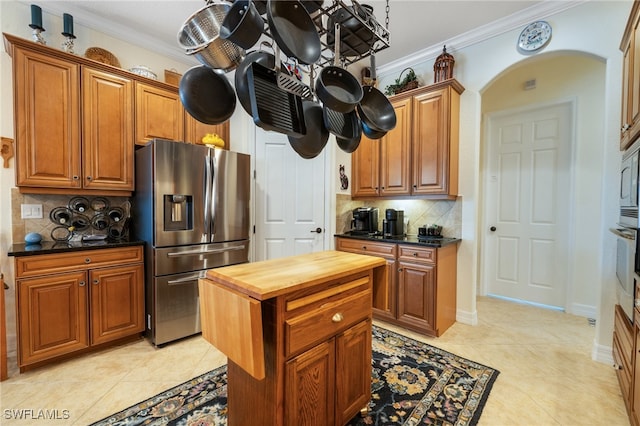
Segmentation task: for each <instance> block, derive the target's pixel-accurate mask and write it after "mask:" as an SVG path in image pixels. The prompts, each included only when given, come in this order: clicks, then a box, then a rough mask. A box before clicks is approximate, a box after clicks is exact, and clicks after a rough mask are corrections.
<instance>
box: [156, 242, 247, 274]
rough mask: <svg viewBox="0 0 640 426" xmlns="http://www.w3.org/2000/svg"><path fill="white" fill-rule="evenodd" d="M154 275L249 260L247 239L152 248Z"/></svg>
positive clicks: (196, 269)
mask: <svg viewBox="0 0 640 426" xmlns="http://www.w3.org/2000/svg"><path fill="white" fill-rule="evenodd" d="M153 259H154V273H153V275H154V276H160V275H168V274H176V273H181V272H189V271H199V270H201V269H211V268H217V267H220V266H226V265H234V264H236V263H245V262H248V261H249V240H243V241H233V242H227V243H214V244H200V245H192V246H182V247H168V248H157V249H153Z"/></svg>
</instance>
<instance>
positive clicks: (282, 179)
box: [255, 127, 326, 260]
mask: <svg viewBox="0 0 640 426" xmlns="http://www.w3.org/2000/svg"><path fill="white" fill-rule="evenodd" d="M325 158H326V149H325V150H323V152H322V153H321V154H320V155H318V156H317V157H315V158H313V159H309V160H306V159H304V158H302V157H300V156H299V155H298V154H296V152H295V151H294V150H293V148H291V145H289V140H288V139H287V136H286V135H284V134H281V133H277V132H267V131H265V130H262V129H261V128H259V127H256V179H255V196H256V232H255V244H256V259H255V260H267V259H275V258H278V257H285V256H293V255H296V254H305V253H312V252H316V251H322V250H324V232H325V226H324V209H325V171H324V170H325V169H324V167H325V165H324V161H325ZM317 230H320V232H316V231H317Z"/></svg>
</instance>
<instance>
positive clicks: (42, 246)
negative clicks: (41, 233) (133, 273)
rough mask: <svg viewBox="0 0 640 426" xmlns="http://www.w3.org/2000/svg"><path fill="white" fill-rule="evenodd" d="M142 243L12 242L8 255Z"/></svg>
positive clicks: (100, 241) (111, 241)
mask: <svg viewBox="0 0 640 426" xmlns="http://www.w3.org/2000/svg"><path fill="white" fill-rule="evenodd" d="M139 245H144V241H141V240H110V239H106V240H99V241H63V242H58V241H41V242H40V243H38V244H24V243H22V244H13V245H11V247H9V253H8V255H9V256H16V257H18V256H33V255H38V254H51V253H64V252H69V251H83V250H95V249H105V248H114V247H127V246H139Z"/></svg>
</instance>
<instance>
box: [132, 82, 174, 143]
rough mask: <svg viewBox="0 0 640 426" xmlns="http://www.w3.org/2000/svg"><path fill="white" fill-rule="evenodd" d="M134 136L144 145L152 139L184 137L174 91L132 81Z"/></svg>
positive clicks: (136, 140)
mask: <svg viewBox="0 0 640 426" xmlns="http://www.w3.org/2000/svg"><path fill="white" fill-rule="evenodd" d="M135 104H136V124H135V129H136V130H135V131H136V139H135V143H136V144H139V145H146V144H147V143H149V142H150V141H151V140H152V139H155V138H159V139H169V140H174V141H183V140H184V114H185V112H184V108H183V106H182V102H181V101H180V97H179V95H178V92H177V91H175V90H169V89H164V88H160V87H156V86H151V85H149V84H145V83H141V82H139V81H137V82H136V101H135Z"/></svg>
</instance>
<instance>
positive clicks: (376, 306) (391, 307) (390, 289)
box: [373, 259, 398, 320]
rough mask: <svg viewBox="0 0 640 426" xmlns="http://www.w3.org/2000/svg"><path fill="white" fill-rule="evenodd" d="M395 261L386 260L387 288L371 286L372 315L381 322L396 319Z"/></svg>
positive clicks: (396, 274)
mask: <svg viewBox="0 0 640 426" xmlns="http://www.w3.org/2000/svg"><path fill="white" fill-rule="evenodd" d="M396 263H397V262H396V261H395V260H394V259H387V286H386V287H380V288H379V287H378V286H376V285H375V283H374V285H373V315H374V317H375V318H380V319H382V320H384V319H389V320H394V319H395V318H396V298H397V294H396V288H397V283H396V277H397V276H398V273H397V267H396Z"/></svg>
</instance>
